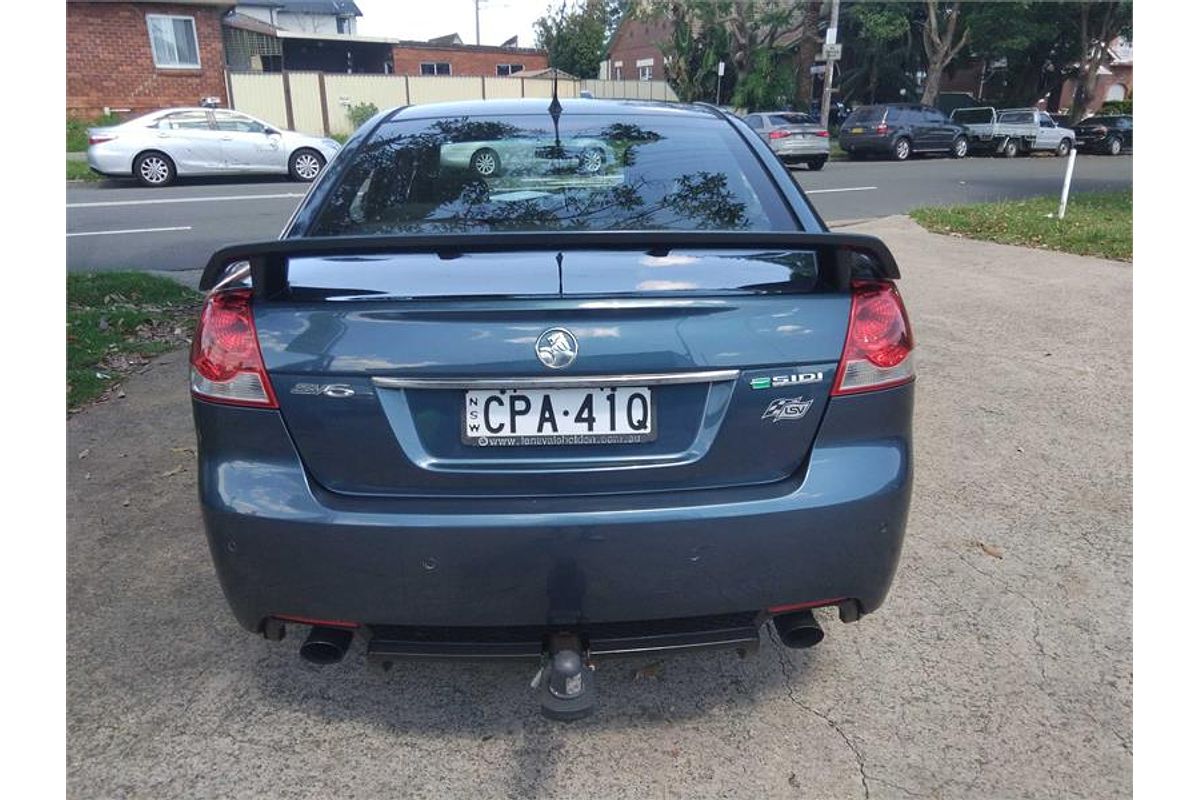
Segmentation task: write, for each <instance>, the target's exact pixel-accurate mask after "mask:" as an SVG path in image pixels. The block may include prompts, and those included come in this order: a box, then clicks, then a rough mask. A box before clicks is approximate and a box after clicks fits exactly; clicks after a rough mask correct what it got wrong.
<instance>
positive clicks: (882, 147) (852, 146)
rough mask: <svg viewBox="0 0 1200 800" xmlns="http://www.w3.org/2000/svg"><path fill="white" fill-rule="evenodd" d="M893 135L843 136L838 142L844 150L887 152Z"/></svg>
mask: <svg viewBox="0 0 1200 800" xmlns="http://www.w3.org/2000/svg"><path fill="white" fill-rule="evenodd" d="M893 141H894V137H893V136H891V135H887V136H867V135H863V134H858V135H852V136H843V137H841V138H840V139H838V144H839V145H840V146H841V148H842V149H843V150H845V151H846V152H848V153H850V152H854V153H887V152H890V151H891V149H892V143H893Z"/></svg>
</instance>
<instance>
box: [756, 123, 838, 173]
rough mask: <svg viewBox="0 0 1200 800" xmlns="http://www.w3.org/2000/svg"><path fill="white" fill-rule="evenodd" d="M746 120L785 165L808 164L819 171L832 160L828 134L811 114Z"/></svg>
mask: <svg viewBox="0 0 1200 800" xmlns="http://www.w3.org/2000/svg"><path fill="white" fill-rule="evenodd" d="M743 119H744V120H745V121H746V124H747V125H749V126H750V127H751V128H752V129H753V130H754V131H756V132H757V133H758V135H759V136H761V137H763V140H764V141H765V142H766V143H767V145H768V146H769V147H770V148H771V150H772V151H774V153H775V155H777V156H779V160H780V161H782V162H783V163H785V164H807V165H808V168H809V169H811V170H819V169H821V167H823V166H825V162H826V161H828V160H829V131H828V130H826V129H825V128H822V127H821V123H820V122H818V121H817V120H815V119H813V118H812V117H810V116H809V115H808V114H801V113H800V112H798V111H763V112H760V113H755V114H747V115H746V116H745V117H743Z"/></svg>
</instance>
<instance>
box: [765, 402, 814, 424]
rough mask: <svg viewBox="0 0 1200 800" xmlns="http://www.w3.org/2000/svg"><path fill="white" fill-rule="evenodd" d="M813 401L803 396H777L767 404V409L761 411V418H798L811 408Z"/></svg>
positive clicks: (778, 419) (774, 419)
mask: <svg viewBox="0 0 1200 800" xmlns="http://www.w3.org/2000/svg"><path fill="white" fill-rule="evenodd" d="M812 404H813V401H812V400H806V399H805V398H803V397H793V398H791V399H788V398H783V397H781V398H779V399H778V400H772V401H771V405H769V406H767V410H766V411H764V412H763V415H762V418H763V419H769V420H771V421H772V422H779V421H781V420H793V419H800V418H801V417H803V416H804V415H805V414H807V413H808V410H809V409H810V408H812Z"/></svg>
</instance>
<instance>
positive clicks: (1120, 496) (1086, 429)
mask: <svg viewBox="0 0 1200 800" xmlns="http://www.w3.org/2000/svg"><path fill="white" fill-rule="evenodd" d="M922 166H925V168H926V169H928V170H929V171H930V172H933V171H935V170H938V169H945V168H946V167H945V166H944V165H942V164H937V165H922ZM884 168H886V169H888V170H891V169H893V167H891V166H890V165H888V166H886V167H884ZM919 168H920V167H918V169H919ZM852 171H855V168H850V169H848V170H847V173H848V174H849V173H850V172H852ZM835 175H836V173H835V172H834V171H832V170H831V171H830V173H829V177H830V178H832V177H833V176H835ZM820 177H821V178H822V179H824V178H825V176H824V175H822V176H820ZM854 230H860V231H862V232H864V233H873V234H876V235H879V236H881V237H882V238H883V239H884V240H885V241H886V242H887V243H888V245H889V246H890V247H891V249H892V250H893V252H894V253H895V254H896V258H897V260H898V261H899V263H900V265H901V269H902V270H903V273H904V278H903V280H902V281H901V287H902V290H903V292H904V296H905V299H906V301H907V304H908V309H909V313H910V316H911V318H912V321H913V326H914V329H915V331H916V341H917V358H918V361H917V364H918V373H919V377H918V382H917V402H916V410H915V419H914V428H915V431H914V444H915V448H916V453H915V458H914V463H915V479H914V490H913V501H912V508H911V514H910V518H909V526H908V532H907V539H906V542H905V547H904V552H903V555H902V557H901V563H900V566H899V569H898V572H897V575H896V580H895V583H894V584H893V586H892V591H891V595H890V596H889V598H888V601H887V602H886V603H885V605H884V606H883V607H882V608H881V609H880V610H879V611H877V612H876V613H874V614H871V615H868V616H867V617H865V618H863V619H862V620H861V621H860V622H858V623H855V624H853V625H842V624H840V623H837V622H836V621H834V620H833V619H831V617H830V615H827V614H823V615H822V620H823V621H824V622H825V623H826V628H827V633H828V635H827V637H826V639H825V641H824V642H823V643H821V645H819V646H818V647H817V648H815V649H812V650H805V651H790V650H785V649H783V648H781V647H780V646H779V645H778V644H777V643H776V642H775V641H773V640H764V643H763V648H762V650H761V651H760V652H759V653H758V654H757V655H755V656H752V657H750V658H747V659H744V660H740V659H738V657H737V656H736V655H735V654H733V653H728V652H721V653H707V654H704V653H695V654H691V655H686V656H677V657H670V658H665V659H662V660H650V659H640V660H635V661H614V662H608V663H603V664H602V665H601V667H600V670H599V672H598V673H597V681H598V685H599V691H600V694H601V704H600V707H599V709H598V710H597V713H596V715H595V716H594V717H592V718H590V719H587V720H583V721H581V722H578V723H573V724H569V725H565V724H555V723H551V722H548V721H546V720H544V719H542V718H541V717H540V716H539V714H538V711H537V708H536V703H535V699H534V696H533V693H532V692H531V691H530V690H529V688H528V683H529V680H530V678H531V677H532V671H531V670H530V669H529V668H528V666H527V665H524V664H521V665H516V664H487V665H475V664H452V665H443V664H431V663H413V664H402V665H400V666H398V667H397V668H396V669H393V670H392V671H391V672H390V673H387V674H386V675H384V674H378V673H374V672H371V671H368V670H367V669H366V668H364V666H363V663H362V651H361V647H359V646H356V647H355V648H354V650H353V651H352V652H351V654H350V655H349V656H348V658H347V661H346V663H343V664H341V665H338V666H336V667H328V668H318V667H314V666H312V665H309V664H306V663H304V662H302V661H301V660H300V659H299V657H298V656H297V654H296V648H297V646H298V644H299V639H300V638H301V637H300V635H298V634H299V632H295V631H294V632H292V633H289V636H288V638H287V639H286V640H285V641H284V642H281V643H270V642H266V641H264V640H262V639H260V638H256V637H254V636H252V635H250V634H247V633H245V632H244V631H243V630H241V629H240V628H239V627H238V626H237V625H236V623H235V622H234V620H233V618H232V617H231V615H230V614H229V612H228V610H227V609H226V607H225V603H224V600H223V598H222V597H221V591H220V588H219V586H218V584H217V581H216V578H215V576H214V574H213V570H212V566H211V563H210V560H209V555H208V551H207V547H206V545H205V542H204V535H203V532H202V529H201V525H200V517H199V510H198V508H197V503H196V489H195V479H196V476H195V467H194V450H193V448H194V446H195V439H194V434H193V432H192V423H191V415H190V410H189V407H188V401H187V386H186V361H187V356H186V353H182V352H177V353H174V354H171V355H168V356H166V357H164V358H162V359H160V360H157V361H155V362H153V364H152V365H151V367H150V368H149V370H148V371H147V372H146V373H145V374H142V375H137V376H134V377H133V378H132V379H131V380H130V381H128V382H127V383H126V385H125V391H126V395H125V397H124V398H122V399H114V400H110V401H108V402H106V403H103V404H101V405H99V406H97V407H95V408H92V409H89V410H87V411H84V412H82V413H80V414H77V415H75V416H74V417H72V418H71V419H70V420H69V421H68V425H67V436H68V452H67V463H68V468H67V473H68V475H67V569H68V573H67V585H68V598H67V602H68V620H67V623H68V633H67V676H68V677H67V700H68V718H67V745H68V753H67V768H68V795H69V796H70V797H71V798H93V797H182V796H187V797H246V798H268V797H289V798H307V797H313V798H328V797H346V798H349V797H364V798H374V797H393V796H406V797H430V798H442V797H471V798H491V797H563V798H567V797H580V798H588V797H613V798H619V797H635V798H648V797H654V798H665V797H746V796H750V797H772V798H774V797H811V798H859V797H862V798H876V799H877V800H879V799H882V798H911V797H921V798H966V799H968V800H971V799H973V798H987V799H989V800H990V799H991V798H1018V797H1020V798H1043V797H1044V798H1072V797H1077V798H1100V797H1103V798H1114V797H1128V796H1130V794H1131V792H1132V777H1131V776H1132V747H1133V745H1132V727H1131V688H1132V642H1131V637H1132V630H1131V628H1132V620H1131V618H1130V601H1131V593H1132V592H1131V590H1132V576H1131V565H1132V527H1131V526H1132V519H1131V512H1132V509H1131V493H1130V488H1131V466H1130V462H1131V455H1132V453H1131V416H1130V413H1129V409H1130V404H1131V400H1132V398H1131V394H1132V388H1131V387H1132V384H1131V382H1130V381H1128V380H1114V376H1124V375H1128V374H1129V369H1130V365H1131V361H1132V353H1131V329H1132V319H1131V317H1132V313H1131V307H1130V305H1131V304H1130V292H1131V274H1132V270H1131V268H1130V265H1128V264H1121V263H1114V262H1108V261H1101V260H1098V259H1092V258H1080V257H1076V256H1070V255H1065V254H1061V253H1052V252H1047V251H1040V250H1025V249H1021V248H1014V247H1007V246H1004V245H995V244H989V243H981V242H973V241H969V240H965V239H958V238H950V237H941V236H935V235H933V234H929V233H927V232H925V231H923V230H921V229H920V228H919V227H918V226H917V225H916V224H915V223H913V222H912V221H911V220H908V219H906V218H889V219H885V220H879V221H876V222H873V223H869V224H866V225H862V226H855V227H854ZM1097 309H1103V310H1104V311H1103V313H1096V310H1097ZM731 535H736V531H731ZM834 535H836V533H834Z"/></svg>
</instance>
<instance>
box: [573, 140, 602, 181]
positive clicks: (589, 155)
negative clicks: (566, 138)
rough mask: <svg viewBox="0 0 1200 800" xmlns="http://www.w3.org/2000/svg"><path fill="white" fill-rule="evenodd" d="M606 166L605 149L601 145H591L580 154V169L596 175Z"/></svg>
mask: <svg viewBox="0 0 1200 800" xmlns="http://www.w3.org/2000/svg"><path fill="white" fill-rule="evenodd" d="M603 168H604V151H603V150H601V149H600V148H599V147H589V148H588V149H587V150H584V151H583V154H582V155H580V156H579V171H580V172H583V173H586V174H588V175H594V174H596V173H597V172H599V171H600V170H601V169H603Z"/></svg>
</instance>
